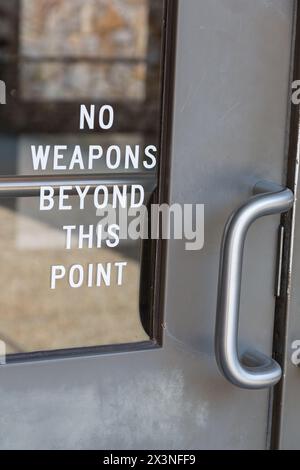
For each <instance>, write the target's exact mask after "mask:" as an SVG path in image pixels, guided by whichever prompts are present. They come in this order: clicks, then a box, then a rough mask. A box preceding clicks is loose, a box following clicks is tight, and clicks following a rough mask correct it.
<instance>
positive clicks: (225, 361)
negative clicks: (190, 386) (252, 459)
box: [215, 181, 294, 389]
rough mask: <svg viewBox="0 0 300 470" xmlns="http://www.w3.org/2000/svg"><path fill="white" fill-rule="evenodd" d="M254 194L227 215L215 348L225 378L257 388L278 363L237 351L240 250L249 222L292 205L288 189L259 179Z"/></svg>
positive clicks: (270, 380) (267, 382) (271, 377)
mask: <svg viewBox="0 0 300 470" xmlns="http://www.w3.org/2000/svg"><path fill="white" fill-rule="evenodd" d="M254 194H256V195H255V196H253V197H252V198H250V199H249V201H247V202H246V203H245V204H243V205H242V206H241V207H240V208H239V209H237V210H236V211H235V212H234V213H233V214H232V215H231V217H230V218H229V220H228V222H227V224H226V227H225V231H224V235H223V241H222V248H221V257H220V271H219V285H218V303H217V320H216V331H215V352H216V359H217V363H218V366H219V369H220V371H221V372H222V374H223V375H224V377H225V378H226V379H227V380H229V382H231V383H233V384H234V385H237V386H238V387H241V388H248V389H260V388H267V387H271V386H273V385H275V384H276V383H277V382H278V381H279V380H280V378H281V375H282V371H281V367H280V365H279V364H278V363H277V362H276V361H274V360H273V359H272V358H269V357H267V356H265V355H264V354H262V353H260V352H257V351H251V352H249V353H247V354H246V355H244V356H243V358H242V360H240V358H239V354H238V323H239V308H240V293H241V278H242V264H243V252H244V243H245V239H246V235H247V232H248V229H249V227H250V225H251V224H252V223H253V222H254V221H255V220H256V219H258V218H260V217H263V216H265V215H271V214H277V213H282V212H287V211H288V210H289V209H290V208H291V207H292V205H293V202H294V195H293V193H292V191H291V190H290V189H287V188H283V187H282V186H279V185H277V184H274V183H269V182H265V181H262V182H260V183H258V184H257V185H256V186H255V187H254Z"/></svg>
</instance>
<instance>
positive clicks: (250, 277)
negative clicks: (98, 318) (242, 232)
mask: <svg viewBox="0 0 300 470" xmlns="http://www.w3.org/2000/svg"><path fill="white" fill-rule="evenodd" d="M292 16H293V1H292V0H276V1H275V0H274V1H267V0H252V1H251V2H249V0H209V1H208V0H180V2H179V24H178V32H179V34H178V49H177V72H176V102H175V115H174V135H173V161H172V174H171V182H172V185H171V200H172V201H174V202H185V203H191V202H197V203H205V204H206V242H205V247H204V249H203V250H202V251H201V252H196V253H195V252H186V251H184V248H183V244H182V242H170V244H169V250H168V264H167V287H166V289H167V291H166V294H167V295H166V306H165V314H166V324H167V327H166V332H165V343H164V347H163V349H162V350H156V351H144V352H134V353H130V354H115V355H107V356H103V357H93V358H80V359H71V360H60V361H49V362H42V363H35V364H22V365H11V366H7V367H4V368H1V369H0V424H1V425H0V447H1V448H20V447H21V448H52V449H54V448H86V449H88V448H124V449H125V448H126V449H128V448H146V449H151V448H152V449H153V448H154V449H155V448H158V449H159V448H167V449H172V448H185V449H192V448H206V449H210V448H225V449H230V448H235V449H248V448H249V449H251V448H265V447H266V445H267V422H268V392H266V391H241V390H239V389H236V388H234V387H232V386H231V385H229V384H228V383H226V382H225V380H224V379H223V378H222V377H221V376H220V374H219V372H218V370H217V367H216V364H215V360H214V353H213V329H214V318H215V306H216V289H217V273H218V255H219V245H220V239H221V233H222V229H223V226H224V223H225V220H226V218H227V216H228V214H229V213H230V212H231V211H232V210H233V209H234V208H235V207H236V206H238V205H239V204H240V203H241V202H242V201H244V200H245V198H247V197H248V196H249V195H250V189H251V186H252V185H253V184H254V183H255V182H256V181H257V180H258V179H261V178H269V179H273V180H275V181H277V182H280V181H281V180H282V178H283V173H284V158H283V156H284V146H285V128H286V110H287V95H288V77H289V64H290V44H291V28H292ZM277 223H278V219H277V218H276V217H275V218H270V219H268V220H267V219H266V220H264V221H262V222H259V223H257V224H256V225H255V227H253V229H252V230H251V233H250V234H249V238H248V242H247V249H246V254H245V255H246V256H245V263H244V289H243V294H242V300H241V316H242V319H241V320H242V321H241V328H240V340H241V347H243V346H244V345H251V346H256V347H258V348H261V349H262V350H264V351H265V352H268V353H270V348H271V338H272V322H273V310H274V299H273V296H272V293H273V285H272V280H273V272H274V261H273V260H274V250H275V232H276V226H277ZM245 287H247V288H245Z"/></svg>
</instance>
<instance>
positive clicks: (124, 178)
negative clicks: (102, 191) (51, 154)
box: [0, 172, 157, 197]
mask: <svg viewBox="0 0 300 470" xmlns="http://www.w3.org/2000/svg"><path fill="white" fill-rule="evenodd" d="M135 184H140V185H142V186H143V188H144V190H145V193H148V194H152V193H153V191H154V190H155V188H156V184H157V183H156V177H155V175H154V174H153V175H149V174H144V173H138V172H137V173H114V174H111V173H107V174H106V173H101V174H93V175H69V176H66V175H55V176H45V177H43V176H16V177H1V178H0V197H34V196H39V194H40V188H41V187H42V186H51V187H52V188H53V189H54V194H58V192H59V188H61V187H62V186H71V187H72V189H70V190H67V189H66V191H65V193H66V194H70V195H72V194H77V191H76V186H77V187H80V188H81V189H83V188H85V187H86V186H90V189H89V193H91V192H92V191H93V190H94V189H95V188H96V187H97V186H101V185H103V186H106V187H107V188H108V190H109V192H110V193H111V192H112V190H113V187H114V186H122V185H128V191H129V192H130V190H131V186H132V185H135Z"/></svg>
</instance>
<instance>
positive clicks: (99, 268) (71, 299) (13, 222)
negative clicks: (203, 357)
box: [0, 0, 164, 353]
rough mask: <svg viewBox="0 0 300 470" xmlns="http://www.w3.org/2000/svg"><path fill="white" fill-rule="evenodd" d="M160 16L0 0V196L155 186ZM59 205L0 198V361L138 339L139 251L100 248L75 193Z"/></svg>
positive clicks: (67, 2)
mask: <svg viewBox="0 0 300 470" xmlns="http://www.w3.org/2000/svg"><path fill="white" fill-rule="evenodd" d="M163 12H164V1H163V0H85V1H84V2H83V1H82V0H0V103H1V105H0V151H1V157H0V185H1V177H9V178H16V177H17V178H22V177H25V176H29V177H30V178H37V177H39V181H40V182H41V183H40V185H41V184H42V183H43V181H45V182H46V181H47V178H48V177H49V176H51V175H52V176H53V175H64V176H65V178H66V179H68V178H71V177H72V174H74V175H75V174H76V175H77V176H79V175H83V176H84V175H86V174H92V175H95V176H97V175H98V177H100V176H99V175H101V178H102V180H103V178H104V180H105V178H106V177H107V178H109V177H110V176H111V175H113V174H118V175H119V176H120V177H122V175H124V177H125V176H126V175H128V174H132V175H133V176H134V178H136V180H135V179H134V180H133V181H134V182H135V183H136V184H137V185H139V183H140V178H141V176H143V175H145V174H146V173H147V174H148V175H149V177H151V178H152V179H153V181H154V183H153V187H154V186H155V179H156V174H157V171H156V170H157V165H158V162H159V136H160V110H161V82H162V74H161V61H162V42H163V37H162V36H163ZM124 181H125V180H124ZM104 185H105V183H104ZM124 185H125V186H126V183H124ZM118 190H120V191H121V190H122V185H119V186H118ZM150 196H151V194H148V193H147V194H146V195H145V196H144V197H145V199H144V203H146V201H147V200H148V199H149V197H150ZM58 200H59V198H58V197H57V196H55V197H54V198H53V201H54V202H55V203H54V207H53V209H51V210H44V211H43V210H41V194H40V195H39V196H34V197H33V196H32V197H20V195H19V196H18V197H10V198H9V199H8V198H6V197H1V196H0V221H1V226H2V229H1V231H0V250H1V256H2V259H1V261H2V262H1V265H0V286H1V288H2V289H1V291H2V294H1V296H0V340H2V341H5V343H6V347H7V352H8V353H23V352H25V353H26V352H36V351H48V350H57V349H69V348H81V347H83V348H84V347H90V346H101V345H112V344H122V343H134V342H141V341H146V340H149V334H150V333H149V331H147V332H146V331H145V330H144V328H143V326H142V322H141V317H140V311H139V303H140V299H139V291H140V282H141V277H142V278H143V279H149V278H150V273H151V272H152V269H151V266H150V264H149V265H147V263H145V260H143V262H142V259H141V256H142V255H141V254H142V252H144V251H145V250H142V243H141V241H140V240H128V239H120V240H118V243H117V244H116V245H115V246H111V245H110V244H109V243H107V239H105V237H104V235H103V233H102V232H101V230H100V232H99V231H98V230H99V226H100V227H101V222H100V221H99V214H98V212H97V210H96V208H95V206H94V205H93V203H92V201H93V198H92V196H91V195H90V194H89V195H87V196H86V198H85V207H84V209H82V208H80V198H79V197H78V195H77V196H68V203H70V205H71V209H70V210H62V209H61V208H60V207H59V206H58ZM109 201H111V196H110V197H109ZM108 204H109V203H108ZM119 209H120V208H119V207H117V208H116V213H118V211H119ZM68 227H69V228H68ZM70 227H73V228H70ZM68 230H69V231H68ZM99 233H100V235H99ZM88 234H89V235H88ZM68 236H70V237H71V238H68ZM70 240H71V241H72V243H71V242H70ZM110 240H111V238H110ZM69 242H70V243H71V244H69V245H68V243H69ZM141 266H143V268H141ZM142 269H143V270H145V269H146V270H148V275H143V276H141V273H142ZM143 272H144V271H143ZM149 313H150V312H149ZM143 315H144V312H143ZM143 319H144V316H143ZM149 323H150V324H151V319H150V322H148V321H147V324H149Z"/></svg>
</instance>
